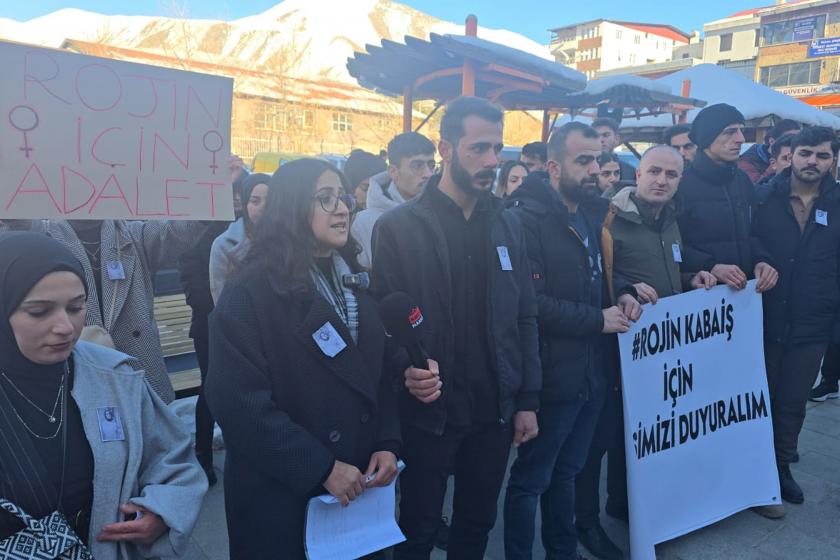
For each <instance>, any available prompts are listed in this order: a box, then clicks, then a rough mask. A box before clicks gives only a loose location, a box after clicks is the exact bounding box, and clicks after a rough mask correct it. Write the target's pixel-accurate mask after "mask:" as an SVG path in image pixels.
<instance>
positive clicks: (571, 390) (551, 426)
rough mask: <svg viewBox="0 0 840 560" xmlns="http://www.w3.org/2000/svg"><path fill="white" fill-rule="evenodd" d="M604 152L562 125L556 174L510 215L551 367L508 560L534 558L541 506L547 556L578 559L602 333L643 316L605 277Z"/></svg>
mask: <svg viewBox="0 0 840 560" xmlns="http://www.w3.org/2000/svg"><path fill="white" fill-rule="evenodd" d="M600 154H601V149H600V145H599V143H598V134H597V133H596V132H595V130H593V129H592V128H590V127H588V126H586V125H584V124H581V123H578V122H571V123H568V124H566V125H564V126H562V127H561V128H559V129H558V130H557V131H555V132H554V134H553V135H552V136H551V139H550V140H549V143H548V164H547V166H546V167H547V170H548V173H547V174H539V173H532V174H530V175H529V176H528V178H527V179H526V180H525V183H524V184H523V185H522V186H521V187H520V188H519V189H517V191H516V192H515V193H514V194H513V195H512V197H511V201H512V208H511V209H510V210H508V212H509V213H511V214H513V215H515V216H517V217H518V218H519V219H520V220H521V221H522V225H523V228H524V230H525V238H526V241H527V249H528V256H529V258H530V261H531V273H532V279H533V283H534V288H535V289H536V293H537V305H538V308H539V315H538V324H539V335H540V350H541V358H542V368H543V386H542V391H541V392H540V409H539V412H538V421H539V425H540V435H539V437H537V438H536V439H534V440H533V441H530V442H528V443H525V444H523V445H522V446H520V447H519V452H518V455H517V458H516V462H515V463H514V464H513V467H512V468H511V472H510V479H509V481H508V488H507V495H506V496H505V506H504V517H505V557H506V558H507V559H508V560H517V559H530V558H531V554H532V547H533V540H534V518H535V516H536V509H537V503H538V502H539V503H540V505H541V508H542V540H543V546H544V547H545V551H546V557H547V558H556V559H569V558H577V557H578V556H577V553H576V550H577V542H578V535H577V532H576V530H575V525H574V516H575V477H576V476H577V474H578V473H579V472H580V470H581V469H582V468H583V466H584V463H585V462H586V457H587V452H588V450H589V446H590V443H591V441H592V435H593V433H594V431H595V426H596V424H597V422H598V417H599V415H600V413H601V407H602V405H603V402H604V396H605V393H606V390H607V385H608V379H610V378H611V377H613V376H614V375H615V373H616V371H617V370H615V369H614V368H615V367H616V364H615V363H614V353H615V349H616V348H615V337H605V336H603V335H604V334H612V333H618V332H626V331H627V330H628V328H629V327H630V321H631V320H636V319H638V317H639V314H640V313H641V306H640V305H639V303H638V302H637V301H636V299H635V298H634V297H633V295H632V293H633V291H634V290H633V288H632V287H631V286H615V287H614V286H612V281H611V279H610V278H609V277H605V276H604V270H605V266H604V265H605V263H603V262H602V256H601V240H600V239H601V238H600V236H601V228H602V225H603V222H604V218H605V217H606V214H607V210H608V207H609V201H608V200H606V199H603V198H600V197H598V196H597V195H596V194H594V193H595V192H597V191H598V189H597V187H596V185H597V180H598V171H599V167H598V163H597V161H596V159H597V157H598V156H599V155H600ZM593 187H594V189H593ZM606 264H607V265H609V263H606ZM614 288H618V290H617V294H618V299H617V302H618V305H614V304H613V303H612V299H613V293H614V292H613V290H614ZM608 372H611V374H610V373H608ZM604 536H606V535H604ZM610 544H611V543H610ZM613 546H614V545H613Z"/></svg>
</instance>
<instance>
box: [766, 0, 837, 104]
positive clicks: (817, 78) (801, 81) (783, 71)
mask: <svg viewBox="0 0 840 560" xmlns="http://www.w3.org/2000/svg"><path fill="white" fill-rule="evenodd" d="M755 80H756V81H757V82H760V83H762V84H764V85H766V86H768V87H772V88H774V89H776V90H777V91H780V92H783V93H786V94H788V95H791V96H793V97H805V96H808V95H812V94H815V93H817V92H818V91H819V90H821V89H823V88H824V87H825V86H826V85H828V84H831V83H835V82H840V2H837V0H811V1H806V2H795V3H788V4H780V5H778V6H774V7H772V8H768V9H766V10H763V11H762V12H761V28H760V44H759V47H758V54H757V59H756V71H755Z"/></svg>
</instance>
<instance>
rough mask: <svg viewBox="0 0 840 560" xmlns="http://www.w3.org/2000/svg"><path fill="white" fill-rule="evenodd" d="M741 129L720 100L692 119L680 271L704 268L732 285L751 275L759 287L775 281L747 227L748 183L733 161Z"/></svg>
mask: <svg viewBox="0 0 840 560" xmlns="http://www.w3.org/2000/svg"><path fill="white" fill-rule="evenodd" d="M743 130H744V116H743V115H742V114H741V112H740V111H738V109H736V108H735V107H733V106H731V105H727V104H725V103H718V104H717V105H710V106H708V107H706V108H704V109H703V110H702V111H700V112H699V113H698V114H697V116H696V117H695V118H694V122H693V123H692V125H691V134H690V138H691V140H692V141H693V142H694V143H696V144H697V147H698V152H697V156H696V157H695V159H694V162H693V164H692V165H691V167H689V168H688V169H687V170H686V171H685V174H684V175H683V178H682V181H681V182H680V187H679V196H680V197H681V198H682V201H683V212H682V214H681V215H680V217H679V220H678V222H679V226H680V232H681V233H682V238H683V243H684V245H685V247H684V250H683V254H682V257H683V266H682V270H683V272H700V271H701V270H708V271H709V272H711V273H712V274H713V275H714V276H715V278H717V280H718V282H719V283H722V284H727V285H728V286H731V287H732V288H735V289H736V290H740V289H742V288H744V287H745V286H746V285H747V280H748V279H749V278H751V277H753V275H754V277H755V278H756V279H757V280H758V283H757V286H756V288H757V290H758V291H759V292H763V291H766V290H769V289H771V288H772V287H773V286H774V285H775V284H776V280H777V279H778V273H777V272H776V270H775V269H774V268H773V267H772V266H770V265H769V264H768V263H767V255H766V254H764V252H763V251H762V250H761V248H760V244H759V243H758V241H757V240H756V239H755V237H753V235H752V233H751V231H750V230H751V225H750V224H751V216H752V199H753V195H754V191H753V185H752V182H751V181H750V179H749V177H747V175H746V174H745V173H744V172H743V171H741V170H740V169H738V167H737V165H736V162H737V161H738V154H739V153H740V151H741V144H743V143H744V132H743Z"/></svg>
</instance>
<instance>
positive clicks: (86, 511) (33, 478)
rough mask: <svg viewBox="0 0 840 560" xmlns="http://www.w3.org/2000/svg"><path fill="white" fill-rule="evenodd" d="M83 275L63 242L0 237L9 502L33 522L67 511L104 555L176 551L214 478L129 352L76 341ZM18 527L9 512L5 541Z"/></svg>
mask: <svg viewBox="0 0 840 560" xmlns="http://www.w3.org/2000/svg"><path fill="white" fill-rule="evenodd" d="M83 278H84V272H83V269H82V266H81V264H80V263H79V261H78V260H76V258H75V257H74V256H73V255H72V254H71V253H70V252H69V251H68V250H67V249H66V248H64V246H62V245H61V244H60V243H59V242H57V241H55V240H53V239H51V238H49V237H47V236H45V235H41V234H37V233H30V232H15V233H5V234H0V441H2V444H0V497H2V498H4V499H6V500H9V501H10V502H12V503H14V504H15V505H16V506H18V507H19V508H21V509H23V510H24V511H25V512H26V513H28V514H29V515H32V516H34V517H36V518H41V517H44V516H46V515H48V514H50V513H52V512H53V511H56V510H58V511H60V512H61V513H62V514H63V515H64V516H65V518H67V520H68V522H69V524H70V526H71V528H72V529H73V530H74V531H75V532H76V533H77V534H78V535H79V537H81V539H82V540H83V541H84V542H86V543H87V545H88V546H89V547H90V548H91V552H92V553H93V555H94V556H95V557H96V558H97V560H108V559H117V558H120V559H121V560H122V559H130V558H140V557H148V556H150V555H151V556H158V555H171V554H174V553H177V552H178V551H182V550H183V548H184V547H185V546H186V541H187V539H188V535H189V532H190V531H191V530H192V526H193V524H194V523H195V519H196V518H197V516H198V511H199V509H200V507H201V497H202V496H203V494H204V492H205V491H206V488H207V486H206V481H205V479H204V476H203V474H202V473H201V471H200V469H199V467H198V466H197V465H196V464H195V462H194V460H192V458H191V453H190V451H189V436H188V435H187V434H186V433H185V432H184V430H183V429H182V428H181V427H180V426H179V425H178V423H179V421H178V419H177V417H175V416H174V414H172V413H171V412H170V411H169V409H168V408H167V407H166V406H165V405H164V404H163V402H162V401H161V400H160V399H159V398H158V397H157V396H156V395H155V394H154V393H153V392H152V391H151V389H150V388H149V386H148V385H147V383H146V382H145V380H144V379H143V373H142V372H136V371H134V370H133V368H132V367H131V366H130V358H129V357H128V356H125V355H124V354H121V353H119V352H116V351H114V350H111V349H109V348H105V347H100V346H96V345H92V344H89V343H85V342H77V341H78V339H79V335H80V333H81V331H82V328H83V326H84V323H85V299H86V286H85V283H84V280H83ZM144 416H145V417H144ZM94 472H95V473H96V477H94ZM191 502H192V503H191ZM138 513H140V515H139V516H138V515H137V514H138ZM129 516H130V519H131V520H128V519H129ZM135 517H137V519H136V520H135V519H134V518H135ZM21 529H23V524H22V523H21V522H20V521H19V520H18V519H17V518H16V517H14V516H12V515H11V514H9V513H7V512H5V511H3V512H2V513H0V540H2V539H5V538H7V537H9V536H10V535H12V534H14V533H16V532H18V531H20V530H21ZM149 552H152V554H149Z"/></svg>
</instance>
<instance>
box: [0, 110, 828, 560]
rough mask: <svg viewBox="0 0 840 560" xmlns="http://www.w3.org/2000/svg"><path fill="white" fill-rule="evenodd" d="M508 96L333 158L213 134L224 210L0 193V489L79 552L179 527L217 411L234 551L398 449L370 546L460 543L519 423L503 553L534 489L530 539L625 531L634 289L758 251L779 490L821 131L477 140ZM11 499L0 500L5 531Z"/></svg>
mask: <svg viewBox="0 0 840 560" xmlns="http://www.w3.org/2000/svg"><path fill="white" fill-rule="evenodd" d="M503 126H504V119H503V113H502V111H501V110H500V109H498V108H497V107H495V106H494V105H492V104H491V103H489V102H488V101H486V100H483V99H479V98H473V97H461V98H457V99H455V100H452V101H450V102H449V103H448V104H447V105H446V108H445V112H444V115H443V117H442V119H441V123H440V140H439V142H438V144H437V146H436V145H435V144H434V143H433V142H432V141H431V140H429V139H428V138H426V137H425V136H423V135H421V134H419V133H417V132H407V133H403V134H399V135H397V136H396V137H394V138H393V140H392V141H391V142H390V143H389V145H388V148H387V153H386V154H385V155H386V156H387V157H386V158H383V157H382V155H374V154H370V153H367V152H363V151H355V152H353V153H352V154H351V155H350V157H349V158H348V160H347V162H346V164H345V166H344V169H343V171H341V170H339V169H338V168H336V167H334V166H333V165H331V164H330V163H327V162H326V161H323V160H319V159H315V158H304V159H300V160H295V161H292V162H289V163H286V164H285V165H283V166H281V167H280V168H279V169H278V170H277V171H276V172H275V173H274V174H273V175H270V176H269V175H264V174H249V173H248V172H247V171H246V170H245V168H244V166H243V164H242V161H241V160H239V159H238V158H235V157H233V158H231V160H230V172H231V180H232V183H233V197H234V208H235V211H236V214H237V218H236V220H235V221H234V222H233V223H230V224H227V223H219V222H213V223H207V222H167V221H147V222H129V221H123V220H97V221H67V222H65V221H59V220H36V221H32V222H30V221H21V220H18V221H9V222H6V223H3V224H2V227H3V229H4V230H10V231H5V232H4V233H0V274H2V276H1V277H0V278H2V296H0V308H2V310H3V316H2V318H0V346H2V352H1V353H0V435H2V436H3V438H4V441H5V442H6V444H4V445H2V446H0V497H3V498H6V499H7V500H9V502H10V503H12V502H13V503H14V505H15V506H16V507H17V508H19V509H20V510H22V511H25V512H27V513H28V514H29V515H32V516H34V517H37V518H40V517H44V516H47V515H49V514H50V513H51V512H53V511H56V510H57V511H59V512H61V513H62V514H63V517H64V519H65V520H66V523H67V525H68V526H69V528H70V529H72V531H73V532H74V533H75V534H76V535H77V536H78V538H79V542H80V546H82V545H83V546H86V547H88V548H89V549H90V551H91V552H92V553H93V555H94V556H95V557H96V558H97V559H108V558H113V559H117V558H119V559H129V558H148V557H158V556H172V555H178V554H180V553H182V552H183V551H184V549H185V546H186V541H187V538H188V536H189V534H190V532H191V531H192V528H193V526H194V524H195V522H196V520H197V518H198V514H199V511H200V508H201V504H202V496H203V495H204V493H205V492H206V489H207V487H208V484H209V485H213V484H215V483H216V482H217V480H216V474H215V469H214V465H213V453H212V440H213V427H214V423H216V422H217V423H218V424H219V426H220V427H221V430H222V433H223V436H224V441H225V446H226V449H227V454H226V460H225V465H224V474H225V477H224V486H225V488H224V492H225V511H226V516H227V525H228V535H229V549H230V557H231V558H232V559H234V560H238V559H254V558H269V557H282V558H289V559H292V558H304V557H305V551H304V538H303V535H304V524H305V510H306V504H307V501H308V500H309V499H310V498H312V497H314V496H316V495H319V494H324V493H328V494H331V495H332V496H334V497H335V498H337V499H338V500H339V501H340V502H341V503H342V504H343V505H344V506H347V505H348V504H350V503H351V502H353V501H354V500H355V499H357V498H358V497H359V496H361V495H362V494H363V493H364V492H365V490H366V489H369V488H372V487H379V486H386V485H389V484H392V483H393V481H394V480H395V478H396V477H397V474H398V461H399V460H402V461H404V463H405V465H406V468H405V470H404V471H403V472H402V474H401V475H400V477H399V506H398V518H399V524H400V528H401V530H402V531H403V533H404V535H405V537H406V540H405V542H403V543H401V544H399V545H397V546H396V547H395V548H394V550H393V551H392V552H391V553H392V554H393V558H395V559H398V560H402V559H421V558H423V559H428V558H429V557H430V554H431V551H432V548H433V547H434V546H435V545H436V544H438V545H440V546H444V547H445V548H446V549H447V550H448V555H449V557H450V558H453V559H457V560H470V559H481V558H483V556H484V552H485V549H486V547H487V542H488V535H489V533H490V531H491V530H492V529H493V527H494V525H495V524H496V522H497V519H496V517H497V502H498V499H499V496H500V494H501V492H502V490H503V488H502V486H503V482H504V480H505V476H506V474H508V464H509V457H510V453H511V446H514V447H515V448H516V453H515V459H514V461H513V464H512V466H511V468H510V473H509V475H510V476H509V478H508V482H507V487H506V488H505V489H504V492H505V494H504V506H503V511H502V517H503V519H502V521H503V523H504V547H505V556H506V558H508V559H511V560H514V559H529V558H531V557H532V550H533V545H534V540H535V536H536V531H535V527H536V515H537V507H538V506H539V508H540V511H541V514H542V530H541V539H542V544H543V547H544V549H545V551H546V555H547V557H548V558H552V559H558V560H565V559H574V558H578V557H579V556H578V553H577V548H578V544H579V543H580V544H582V545H583V546H584V547H585V548H586V549H588V550H589V552H591V553H592V554H593V555H595V556H596V557H598V558H603V559H607V560H611V559H617V558H621V557H622V555H623V552H622V551H621V550H620V549H619V547H618V546H616V545H615V544H614V543H613V542H612V540H611V538H610V537H609V535H608V534H607V533H606V531H605V530H604V528H603V527H602V525H601V521H600V514H601V512H600V504H601V499H600V496H599V481H600V479H601V465H602V459H603V457H604V455H605V454H606V455H607V470H608V472H607V493H608V496H607V499H606V514H607V515H610V516H612V517H615V518H618V519H621V520H624V521H625V522H629V515H628V498H627V477H626V472H625V457H624V429H623V413H622V395H621V383H620V379H621V377H620V362H619V353H618V345H617V336H616V335H617V333H622V332H626V331H627V330H628V329H629V328H630V326H631V323H632V322H634V321H637V320H639V318H640V316H641V314H642V312H643V308H642V306H643V305H644V304H656V303H657V301H658V300H659V299H661V298H665V297H669V296H673V295H676V294H680V293H682V292H683V291H686V290H694V289H710V288H712V287H714V286H716V285H718V284H725V285H727V286H729V287H731V288H732V289H735V290H741V289H745V288H746V286H747V282H748V281H749V280H752V279H755V280H756V283H755V289H756V290H757V291H758V292H760V293H762V294H763V304H764V323H765V324H764V337H765V346H764V356H763V359H764V361H765V364H766V371H767V379H768V386H769V390H770V399H771V409H772V417H773V432H774V438H775V451H776V464H777V468H778V474H779V482H780V488H781V497H782V498H783V500H784V501H786V502H788V503H793V504H801V503H803V501H804V494H803V491H802V489H801V487H800V486H799V485H798V484H797V482H796V481H795V479H794V477H793V474H792V471H791V468H790V465H791V464H792V463H795V462H796V461H797V460H798V454H797V443H798V437H799V432H800V430H801V428H802V425H803V421H804V418H805V405H806V401H807V399H808V398H809V397H811V398H813V399H816V400H824V399H825V398H837V397H838V396H840V391H838V385H837V383H838V381H837V377H838V374H840V346H838V345H835V343H837V342H840V340H838V339H837V338H835V337H836V335H837V334H838V333H840V330H838V326H839V325H840V323H838V313H840V266H838V264H840V263H838V258H840V220H838V219H837V218H836V217H837V216H840V190H838V186H837V183H836V182H835V180H834V177H833V173H834V172H835V170H836V166H837V153H838V146H839V145H840V144H839V143H838V140H837V138H836V136H835V134H834V132H833V131H832V130H829V129H826V128H820V127H808V128H803V127H801V126H800V125H799V124H798V123H796V122H793V121H788V120H783V121H781V122H779V123H777V124H776V126H775V127H773V128H772V129H771V130H770V131H769V132H768V133H767V134H766V136H765V139H764V141H763V142H762V143H757V144H755V145H754V146H753V147H751V148H750V149H749V150H748V151H746V152H745V153H744V154H743V155H741V151H742V146H743V144H744V143H745V137H744V127H745V122H744V117H743V115H742V114H741V113H740V112H739V111H738V109H736V108H735V107H732V106H729V105H725V104H717V105H712V106H709V107H706V108H704V109H703V110H702V111H700V112H699V113H698V114H697V115H696V116H695V118H694V121H693V123H692V124H691V125H677V126H674V127H672V128H670V129H668V130H667V131H666V132H665V135H664V137H663V142H662V144H658V145H655V146H653V147H651V148H649V149H648V150H647V151H645V152H644V154H643V155H642V156H641V158H640V160H639V162H638V168H633V166H632V165H630V164H629V163H627V162H626V161H625V160H624V159H622V158H620V157H619V156H618V155H617V154H616V152H615V150H616V148H617V147H618V146H620V144H621V137H620V133H619V128H620V124H619V123H618V122H616V121H615V120H613V119H610V118H600V119H596V120H595V121H593V122H592V124H591V125H587V124H583V123H580V122H570V123H568V124H566V125H563V126H561V127H559V128H558V129H556V130H555V131H554V132H553V134H552V135H551V137H550V138H549V140H548V142H546V143H543V142H533V143H531V144H528V145H526V146H524V147H523V149H522V152H521V157H520V158H519V160H515V161H506V162H500V158H499V154H500V151H501V149H502V146H503V143H502V138H503ZM438 158H439V159H438ZM386 159H387V162H386ZM174 266H177V267H178V268H179V270H180V275H181V281H182V284H183V287H184V293H185V295H186V299H187V303H188V304H189V306H190V307H191V308H192V312H193V314H192V325H191V330H190V335H191V337H192V338H193V340H194V342H195V350H196V356H197V360H198V363H199V367H200V370H201V378H202V386H201V393H200V396H199V399H198V402H197V405H196V435H195V448H194V452H193V451H192V450H191V448H190V447H191V441H190V435H189V434H188V433H187V432H186V431H185V430H184V428H183V426H182V425H181V421H180V420H179V419H178V418H177V417H176V416H175V415H174V413H173V412H172V411H171V410H170V407H169V406H168V405H169V403H171V402H172V400H173V399H174V396H175V395H174V391H173V389H172V385H171V383H170V381H169V378H168V375H167V372H166V367H165V365H164V361H163V352H162V350H161V345H160V339H159V335H158V331H157V327H156V326H155V322H154V317H153V294H154V292H153V277H154V274H155V272H156V271H158V270H160V269H162V268H167V267H174ZM396 293H404V294H407V295H408V297H409V298H410V300H411V301H412V302H413V305H415V306H416V307H417V308H419V310H420V312H421V313H422V314H421V315H420V316H419V317H418V316H416V315H413V316H412V317H413V319H412V320H413V321H414V322H415V326H416V327H417V328H416V329H415V333H416V336H417V341H418V347H419V348H421V349H422V351H421V352H420V353H421V361H422V363H417V361H418V360H417V359H416V354H417V351H416V348H414V351H411V350H412V349H410V348H406V347H401V346H400V345H399V344H400V342H399V338H398V337H392V336H388V334H386V328H385V325H384V324H383V320H384V319H383V318H381V317H380V308H379V302H381V301H383V300H385V299H386V298H388V297H389V296H392V295H393V294H396ZM406 321H408V318H406ZM758 351H759V350H758V349H757V352H758ZM824 356H825V362H824V364H823V357H824ZM821 365H822V368H823V371H824V372H825V374H824V375H823V379H822V382H821V384H820V385H818V386H817V387H816V388H813V389H812V387H813V386H814V383H815V381H816V378H817V375H818V374H819V371H820V368H821ZM10 442H11V443H10ZM450 483H452V484H453V490H454V500H453V514H452V517H451V526H448V527H447V526H446V525H443V524H442V521H441V517H442V514H443V507H444V499H445V495H446V493H447V489H448V486H449V484H450ZM686 507H690V505H686ZM754 509H755V511H756V512H757V513H759V514H761V515H764V516H766V517H770V518H774V519H778V518H780V517H782V516H784V514H785V512H784V506H783V505H781V504H777V505H772V506H760V507H757V508H754ZM22 529H24V524H23V522H22V521H21V520H20V518H19V517H18V516H16V515H14V512H13V511H12V510H11V509H10V508H9V507H6V506H5V505H4V509H2V510H0V541H2V540H3V539H6V538H9V537H11V536H13V535H15V534H17V533H18V532H19V531H21V530H22ZM278 555H279V556H278ZM380 555H381V553H380V554H379V555H374V556H373V557H380Z"/></svg>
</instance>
